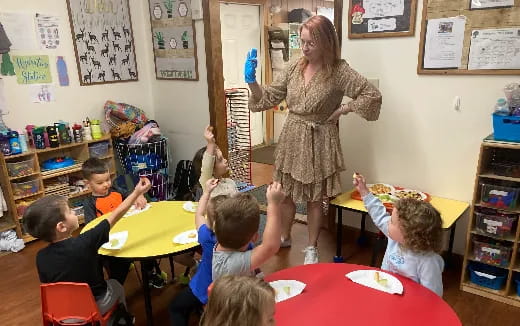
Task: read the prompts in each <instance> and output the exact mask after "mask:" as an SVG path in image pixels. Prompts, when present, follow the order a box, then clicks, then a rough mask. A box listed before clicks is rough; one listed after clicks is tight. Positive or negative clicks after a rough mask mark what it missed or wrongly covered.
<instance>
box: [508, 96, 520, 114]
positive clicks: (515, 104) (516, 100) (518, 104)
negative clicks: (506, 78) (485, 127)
mask: <svg viewBox="0 0 520 326" xmlns="http://www.w3.org/2000/svg"><path fill="white" fill-rule="evenodd" d="M509 107H510V108H511V115H514V116H517V117H518V116H520V92H515V93H513V94H512V95H511V102H510V103H509Z"/></svg>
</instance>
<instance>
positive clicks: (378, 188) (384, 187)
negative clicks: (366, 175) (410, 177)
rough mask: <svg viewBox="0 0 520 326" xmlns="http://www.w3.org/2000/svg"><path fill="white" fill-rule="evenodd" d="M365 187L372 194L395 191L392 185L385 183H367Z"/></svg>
mask: <svg viewBox="0 0 520 326" xmlns="http://www.w3.org/2000/svg"><path fill="white" fill-rule="evenodd" d="M367 188H368V190H370V192H371V193H373V194H374V195H383V194H391V193H393V192H394V191H395V188H394V186H392V185H389V184H386V183H374V184H367Z"/></svg>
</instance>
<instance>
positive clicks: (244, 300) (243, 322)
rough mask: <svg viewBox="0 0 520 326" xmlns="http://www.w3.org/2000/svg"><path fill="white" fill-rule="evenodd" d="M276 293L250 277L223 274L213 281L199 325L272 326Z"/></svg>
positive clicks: (261, 281)
mask: <svg viewBox="0 0 520 326" xmlns="http://www.w3.org/2000/svg"><path fill="white" fill-rule="evenodd" d="M274 312H275V292H274V289H273V288H272V287H271V286H270V285H269V284H268V283H266V282H265V281H263V280H261V279H259V278H256V277H250V276H234V275H228V276H223V277H221V278H220V279H218V280H217V281H215V283H214V286H213V289H212V290H211V294H210V296H209V301H208V305H207V306H206V310H205V311H204V314H203V315H202V319H201V321H200V325H201V326H213V325H219V326H271V325H275V320H274Z"/></svg>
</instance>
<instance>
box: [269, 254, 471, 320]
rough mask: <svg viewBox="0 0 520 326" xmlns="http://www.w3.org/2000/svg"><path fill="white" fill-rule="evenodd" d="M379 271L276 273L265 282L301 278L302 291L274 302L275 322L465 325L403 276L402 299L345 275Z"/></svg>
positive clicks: (338, 267) (315, 268) (324, 267)
mask: <svg viewBox="0 0 520 326" xmlns="http://www.w3.org/2000/svg"><path fill="white" fill-rule="evenodd" d="M358 269H376V270H377V268H372V267H368V266H361V265H353V264H314V265H300V266H296V267H292V268H288V269H284V270H281V271H278V272H276V273H273V274H271V275H269V276H267V277H266V278H265V280H266V281H268V282H271V281H276V280H297V281H300V282H303V283H305V284H307V286H306V287H305V289H304V290H303V292H302V293H301V294H300V295H298V296H295V297H293V298H290V299H288V300H285V301H282V302H279V303H277V304H276V314H275V319H276V324H277V325H278V326H289V325H295V326H296V325H297V326H302V325H370V326H371V325H385V326H386V325H399V326H405V325H410V326H412V325H413V326H417V325H421V326H427V325H432V326H433V325H435V326H438V325H443V326H451V325H457V326H459V325H462V324H461V322H460V320H459V318H458V317H457V315H456V314H455V312H454V311H453V309H451V307H450V306H449V305H448V304H447V303H446V302H445V301H444V300H442V298H440V297H439V296H437V295H436V294H435V293H433V292H432V291H430V290H429V289H427V288H425V287H423V286H422V285H420V284H418V283H416V282H414V281H412V280H410V279H408V278H406V277H403V276H400V275H395V274H393V275H394V276H396V277H397V278H398V279H399V280H400V281H401V283H402V284H403V287H404V291H403V294H402V295H396V294H389V293H386V292H381V291H378V290H374V289H371V288H368V287H365V286H363V285H359V284H356V283H354V282H352V281H351V280H350V279H348V278H347V277H345V274H347V273H349V272H352V271H354V270H358Z"/></svg>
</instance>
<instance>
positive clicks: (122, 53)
mask: <svg viewBox="0 0 520 326" xmlns="http://www.w3.org/2000/svg"><path fill="white" fill-rule="evenodd" d="M67 8H68V11H69V21H70V27H71V30H72V40H73V43H74V52H75V53H76V64H77V66H78V74H79V82H80V84H81V86H87V85H96V84H106V83H117V82H126V81H137V80H138V73H137V63H136V60H135V49H134V37H133V33H132V20H131V17H130V7H129V5H128V0H116V1H107V2H106V3H103V4H99V3H98V2H96V1H89V0H67Z"/></svg>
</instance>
